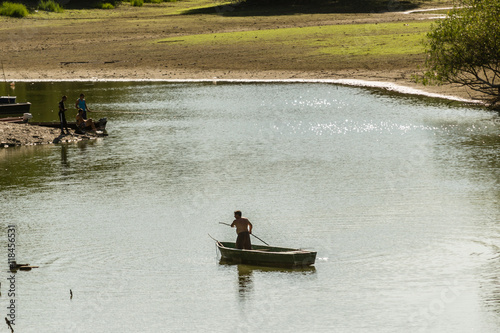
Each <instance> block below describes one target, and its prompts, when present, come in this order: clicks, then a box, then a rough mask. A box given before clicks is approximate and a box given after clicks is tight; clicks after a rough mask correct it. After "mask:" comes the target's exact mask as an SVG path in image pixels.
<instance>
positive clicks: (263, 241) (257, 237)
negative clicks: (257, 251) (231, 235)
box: [219, 222, 269, 246]
mask: <svg viewBox="0 0 500 333" xmlns="http://www.w3.org/2000/svg"><path fill="white" fill-rule="evenodd" d="M219 224H225V225H228V226H231V225H230V224H228V223H224V222H219ZM250 235H252V236H254V237H255V238H257V239H258V240H260V241H261V242H262V243H264V244H266V245H267V246H269V244H267V243H266V242H264V241H263V240H262V239H260V238H259V237H257V236H255V235H254V234H250Z"/></svg>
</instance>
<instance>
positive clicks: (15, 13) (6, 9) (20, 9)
mask: <svg viewBox="0 0 500 333" xmlns="http://www.w3.org/2000/svg"><path fill="white" fill-rule="evenodd" d="M0 15H2V16H10V17H25V16H27V15H28V9H26V6H24V5H22V4H20V3H12V2H2V4H1V5H0Z"/></svg>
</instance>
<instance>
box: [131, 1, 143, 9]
mask: <svg viewBox="0 0 500 333" xmlns="http://www.w3.org/2000/svg"><path fill="white" fill-rule="evenodd" d="M130 4H131V5H132V6H135V7H141V6H142V5H144V0H130Z"/></svg>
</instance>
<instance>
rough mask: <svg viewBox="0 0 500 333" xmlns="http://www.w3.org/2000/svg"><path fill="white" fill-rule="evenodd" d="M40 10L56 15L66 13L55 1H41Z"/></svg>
mask: <svg viewBox="0 0 500 333" xmlns="http://www.w3.org/2000/svg"><path fill="white" fill-rule="evenodd" d="M38 9H40V10H45V11H47V12H54V13H62V12H63V11H64V9H63V8H62V7H61V5H60V4H59V3H57V2H55V1H54V0H46V1H44V0H41V1H40V2H39V3H38Z"/></svg>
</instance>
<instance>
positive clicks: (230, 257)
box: [216, 241, 316, 267]
mask: <svg viewBox="0 0 500 333" xmlns="http://www.w3.org/2000/svg"><path fill="white" fill-rule="evenodd" d="M216 245H217V248H218V249H219V251H220V253H221V261H222V262H227V263H237V264H250V265H259V266H277V267H305V266H310V265H313V264H314V261H315V260H316V252H314V251H306V250H301V249H291V248H286V247H277V246H265V245H252V249H251V250H240V249H237V248H236V244H235V243H232V242H219V241H216Z"/></svg>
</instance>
